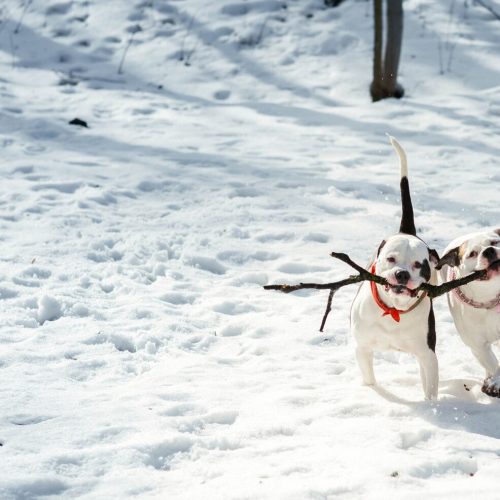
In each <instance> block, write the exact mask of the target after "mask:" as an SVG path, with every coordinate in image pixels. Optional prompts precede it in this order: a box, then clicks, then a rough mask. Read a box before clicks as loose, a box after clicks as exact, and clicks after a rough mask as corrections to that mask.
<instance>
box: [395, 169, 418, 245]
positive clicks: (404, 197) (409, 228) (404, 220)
mask: <svg viewBox="0 0 500 500" xmlns="http://www.w3.org/2000/svg"><path fill="white" fill-rule="evenodd" d="M400 187H401V205H402V209H403V213H402V214H401V225H400V226H399V232H400V233H404V234H411V235H413V236H416V235H417V230H416V228H415V220H414V216H413V206H412V204H411V196H410V184H409V183H408V178H407V177H401V184H400Z"/></svg>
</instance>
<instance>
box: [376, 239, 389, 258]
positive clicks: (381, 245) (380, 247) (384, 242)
mask: <svg viewBox="0 0 500 500" xmlns="http://www.w3.org/2000/svg"><path fill="white" fill-rule="evenodd" d="M386 243H387V242H386V241H385V240H382V243H380V245H379V247H378V250H377V257H378V256H379V255H380V252H381V250H382V248H384V245H385V244H386Z"/></svg>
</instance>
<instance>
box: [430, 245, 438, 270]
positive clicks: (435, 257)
mask: <svg viewBox="0 0 500 500" xmlns="http://www.w3.org/2000/svg"><path fill="white" fill-rule="evenodd" d="M429 260H430V261H431V262H432V263H433V264H434V265H435V266H436V265H437V264H438V263H439V260H440V259H439V254H438V253H437V252H436V250H434V248H429Z"/></svg>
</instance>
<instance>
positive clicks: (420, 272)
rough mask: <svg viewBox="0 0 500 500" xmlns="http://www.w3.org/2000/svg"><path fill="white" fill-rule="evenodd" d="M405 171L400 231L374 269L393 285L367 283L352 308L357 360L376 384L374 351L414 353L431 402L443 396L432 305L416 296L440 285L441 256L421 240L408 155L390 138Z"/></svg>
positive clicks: (365, 378) (380, 251) (385, 244)
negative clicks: (426, 284) (420, 288)
mask: <svg viewBox="0 0 500 500" xmlns="http://www.w3.org/2000/svg"><path fill="white" fill-rule="evenodd" d="M390 140H391V144H392V145H393V147H394V148H395V150H396V152H397V153H398V156H399V160H400V167H401V201H402V209H403V213H402V218H401V226H400V233H399V234H397V235H395V236H391V237H390V238H388V239H387V240H386V241H383V242H382V243H381V245H380V247H379V249H378V252H377V255H376V257H375V259H374V261H373V263H372V264H371V266H370V270H371V272H373V273H375V274H377V275H379V276H383V277H384V278H386V280H387V281H388V282H389V284H390V285H389V286H385V287H384V286H381V285H376V284H375V283H372V282H364V283H363V284H362V285H361V286H360V288H359V291H358V293H357V295H356V297H355V299H354V302H353V304H352V308H351V329H352V333H353V335H354V338H355V339H356V342H357V347H356V357H357V360H358V364H359V367H360V369H361V374H362V377H363V381H364V383H365V384H367V385H374V384H375V383H376V381H375V375H374V372H373V352H374V351H385V350H396V351H404V352H409V353H412V354H414V355H415V356H416V358H417V360H418V362H419V364H420V376H421V380H422V386H423V389H424V394H425V398H426V399H435V398H436V397H437V392H438V379H439V375H438V362H437V358H436V354H435V352H434V351H435V346H436V331H435V321H434V312H433V309H432V302H431V300H430V299H429V298H428V297H427V296H426V294H425V293H424V292H420V294H419V295H418V296H416V294H415V293H414V292H413V291H414V290H415V289H416V288H418V286H419V285H420V284H422V283H423V282H432V283H434V282H435V275H436V273H435V270H434V268H435V265H436V264H437V262H438V260H439V257H438V255H437V253H436V252H435V251H434V250H430V249H429V248H428V246H427V245H426V244H425V243H424V242H423V241H422V240H421V239H420V238H418V237H417V236H416V229H415V223H414V220H413V207H412V203H411V197H410V189H409V184H408V168H407V161H406V154H405V152H404V150H403V148H402V147H401V146H400V145H399V143H398V142H397V141H396V140H395V139H394V138H393V137H390Z"/></svg>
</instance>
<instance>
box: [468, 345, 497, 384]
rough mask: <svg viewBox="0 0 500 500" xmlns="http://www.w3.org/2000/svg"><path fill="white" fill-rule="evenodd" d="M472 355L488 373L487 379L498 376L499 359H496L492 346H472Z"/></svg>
mask: <svg viewBox="0 0 500 500" xmlns="http://www.w3.org/2000/svg"><path fill="white" fill-rule="evenodd" d="M470 348H471V351H472V354H474V356H475V357H476V358H477V360H478V361H479V362H480V363H481V366H482V367H483V368H484V369H485V371H486V376H487V377H493V376H495V375H497V374H498V359H497V358H496V356H495V354H494V353H493V350H492V349H491V345H490V344H488V343H486V342H485V343H482V344H480V345H475V346H474V347H472V346H470Z"/></svg>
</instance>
